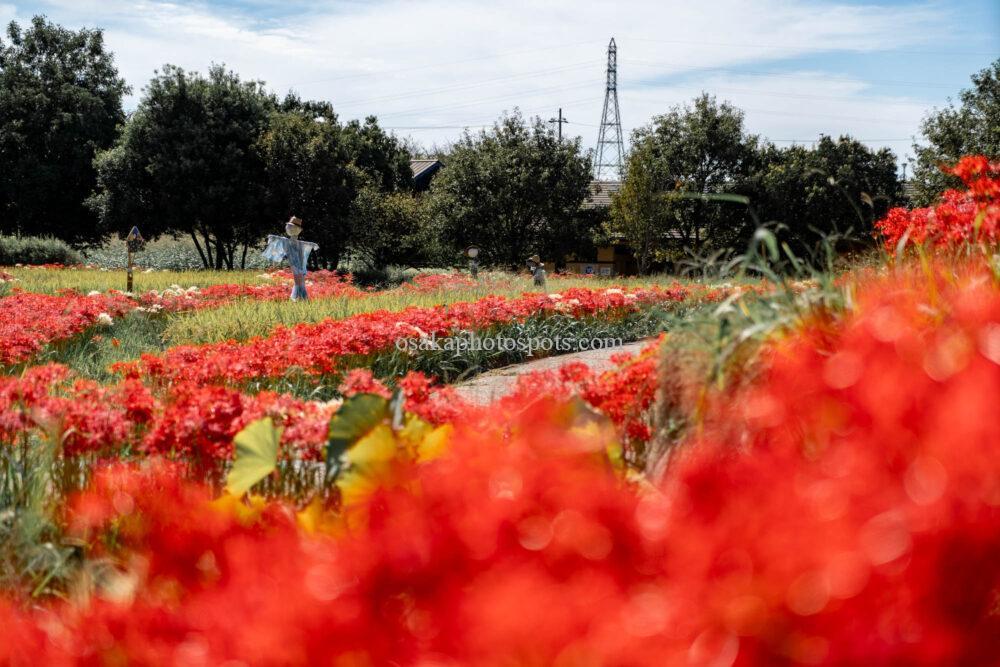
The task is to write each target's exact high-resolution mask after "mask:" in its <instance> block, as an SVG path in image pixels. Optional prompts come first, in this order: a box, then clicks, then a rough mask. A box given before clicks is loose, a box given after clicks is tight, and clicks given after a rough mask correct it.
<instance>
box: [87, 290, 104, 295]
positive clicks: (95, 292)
mask: <svg viewBox="0 0 1000 667" xmlns="http://www.w3.org/2000/svg"><path fill="white" fill-rule="evenodd" d="M87 296H101V293H100V292H98V291H97V290H95V289H92V290H90V291H89V292H87Z"/></svg>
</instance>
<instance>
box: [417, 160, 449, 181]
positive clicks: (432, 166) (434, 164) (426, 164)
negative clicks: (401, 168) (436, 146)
mask: <svg viewBox="0 0 1000 667" xmlns="http://www.w3.org/2000/svg"><path fill="white" fill-rule="evenodd" d="M442 166H444V164H443V163H442V162H441V160H410V171H412V172H413V178H419V177H420V175H421V174H423V173H424V172H425V171H427V170H436V169H438V168H440V167H442Z"/></svg>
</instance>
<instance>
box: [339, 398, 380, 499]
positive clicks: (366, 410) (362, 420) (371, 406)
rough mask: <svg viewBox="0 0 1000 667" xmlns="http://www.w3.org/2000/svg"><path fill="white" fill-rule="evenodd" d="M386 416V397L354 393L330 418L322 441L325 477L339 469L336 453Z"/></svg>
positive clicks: (340, 451) (340, 452)
mask: <svg viewBox="0 0 1000 667" xmlns="http://www.w3.org/2000/svg"><path fill="white" fill-rule="evenodd" d="M388 416H389V401H387V400H386V399H384V398H382V397H381V396H377V395H375V394H355V395H354V396H351V397H350V398H348V399H346V400H345V401H344V404H343V405H341V406H340V409H339V410H337V413H336V414H335V415H333V418H332V419H331V420H330V431H329V434H328V436H327V443H326V471H327V479H332V478H334V477H336V476H337V473H338V472H339V471H340V457H341V455H342V454H343V453H344V452H346V451H347V450H348V449H350V448H351V446H352V445H354V443H356V442H357V441H358V440H360V439H361V438H363V437H364V436H365V435H367V434H368V433H369V432H370V431H371V430H372V429H373V428H375V427H376V426H378V425H379V424H381V423H382V422H383V421H385V419H386V418H387V417H388Z"/></svg>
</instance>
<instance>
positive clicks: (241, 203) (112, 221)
mask: <svg viewBox="0 0 1000 667" xmlns="http://www.w3.org/2000/svg"><path fill="white" fill-rule="evenodd" d="M276 106H277V102H276V100H275V99H274V97H273V96H272V95H270V94H268V93H267V92H266V91H265V90H264V85H263V83H261V82H257V81H240V78H239V76H237V75H236V74H235V73H234V72H231V71H227V70H226V69H225V68H224V67H222V66H221V65H214V66H212V67H211V68H210V70H209V72H208V75H207V76H202V75H200V74H198V73H194V72H191V73H189V72H185V71H184V70H183V69H181V68H179V67H175V66H172V65H166V66H164V68H163V71H162V72H161V73H158V74H157V75H156V76H155V77H154V78H153V79H152V81H150V83H149V85H148V86H147V87H146V89H145V91H144V94H143V98H142V100H141V102H140V103H139V107H138V109H137V110H136V112H135V113H134V114H133V115H132V116H131V117H130V118H129V120H128V122H127V123H126V125H125V128H124V130H123V132H122V134H121V136H120V137H119V139H118V141H117V142H116V144H115V146H114V147H112V148H111V149H109V150H107V151H104V152H102V153H100V154H99V155H98V157H97V159H96V165H97V170H98V180H99V186H100V188H99V191H98V192H97V193H96V194H95V195H94V196H93V197H92V198H91V199H90V200H89V203H90V205H91V206H92V208H93V209H94V210H95V211H97V212H98V213H99V214H100V217H101V219H102V220H103V221H104V224H105V225H107V226H108V227H112V228H118V229H128V227H129V225H131V224H138V225H140V228H141V229H142V230H143V231H144V232H145V233H146V234H147V236H148V237H154V236H157V235H159V234H165V233H166V234H175V235H187V236H190V238H191V239H192V240H193V241H194V243H195V245H196V246H197V248H198V251H199V252H200V253H201V256H202V261H203V262H204V263H205V266H206V267H209V266H211V267H215V268H222V267H224V266H225V267H229V268H232V267H233V264H234V255H235V253H236V250H237V248H238V246H239V245H240V244H243V245H244V246H245V245H246V244H249V243H252V242H255V241H256V240H258V239H259V238H260V236H261V235H262V233H263V232H264V231H265V230H266V229H268V228H270V227H271V226H272V225H273V224H274V223H275V220H274V219H273V217H272V216H273V212H271V211H269V209H268V207H267V205H266V204H267V202H268V191H267V178H266V173H265V165H264V160H263V159H262V157H261V155H260V153H259V152H258V150H257V142H258V139H259V138H260V137H261V135H262V134H263V133H264V132H265V131H266V129H267V127H268V123H269V120H270V115H271V112H272V111H273V110H274V109H275V108H276ZM269 213H272V215H269Z"/></svg>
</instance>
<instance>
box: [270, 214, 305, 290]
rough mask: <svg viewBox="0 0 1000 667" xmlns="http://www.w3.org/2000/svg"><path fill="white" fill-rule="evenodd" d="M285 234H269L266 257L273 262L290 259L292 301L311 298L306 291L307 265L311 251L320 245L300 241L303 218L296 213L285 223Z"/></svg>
mask: <svg viewBox="0 0 1000 667" xmlns="http://www.w3.org/2000/svg"><path fill="white" fill-rule="evenodd" d="M285 233H286V234H288V236H287V237H285V236H276V235H274V234H268V236H267V248H265V249H264V253H263V254H264V259H268V260H270V261H272V262H280V261H282V260H285V259H287V260H288V266H289V267H291V269H292V280H293V281H294V283H295V284H294V285H293V286H292V301H298V300H299V299H302V300H303V301H308V300H309V295H308V294H307V293H306V266H307V265H308V263H309V253H311V252H312V251H313V250H316V249H317V248H319V246H318V245H316V244H315V243H312V242H310V241H300V240H299V234H301V233H302V220H300V219H299V218H296V217H295V216H294V215H293V216H292V217H291V219H290V220H289V221H288V222H286V223H285Z"/></svg>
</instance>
